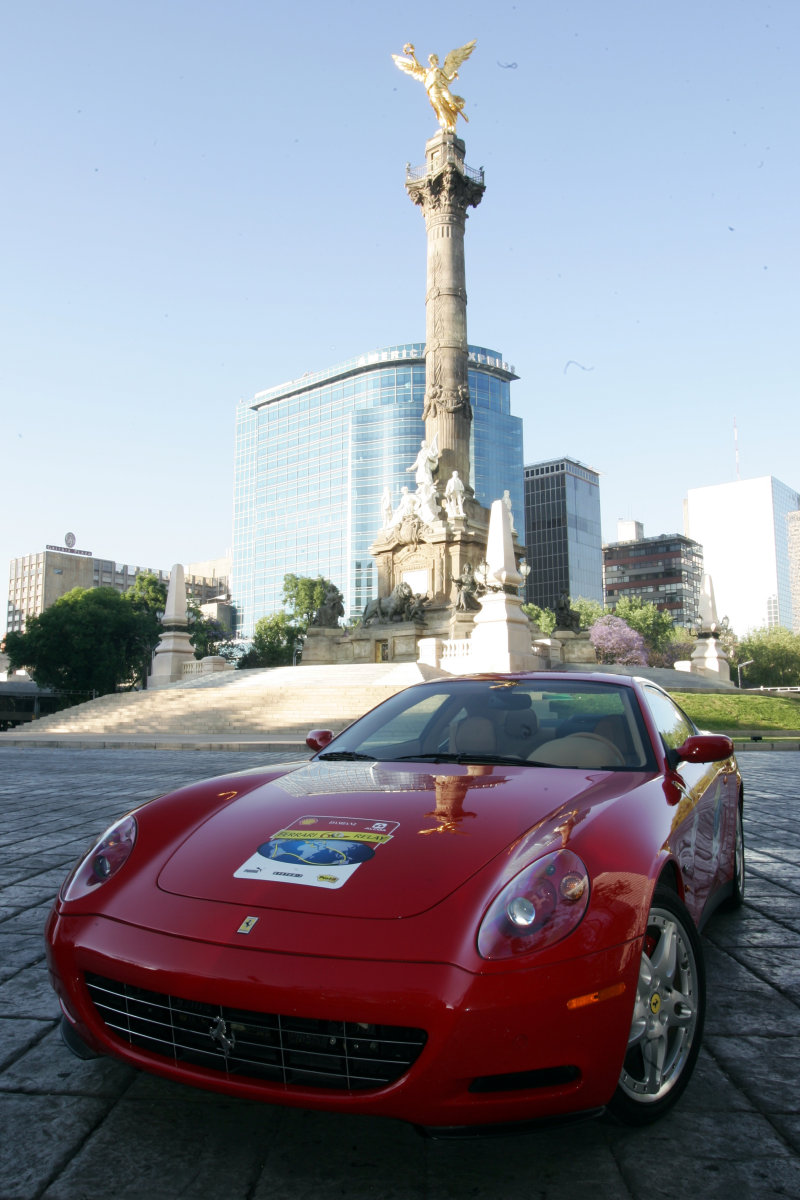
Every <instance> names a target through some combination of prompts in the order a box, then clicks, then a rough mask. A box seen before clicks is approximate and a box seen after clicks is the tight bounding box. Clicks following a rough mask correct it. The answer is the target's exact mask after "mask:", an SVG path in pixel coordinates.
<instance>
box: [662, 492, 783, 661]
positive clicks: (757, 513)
mask: <svg viewBox="0 0 800 1200" xmlns="http://www.w3.org/2000/svg"><path fill="white" fill-rule="evenodd" d="M798 508H800V494H798V492H797V491H795V489H794V488H790V487H788V486H787V485H786V484H785V483H781V481H780V480H779V479H775V478H774V477H773V476H772V475H763V476H761V477H759V478H757V479H737V480H736V481H735V482H733V483H720V484H716V485H714V486H711V487H702V488H690V489H689V493H688V495H687V497H686V501H685V505H684V511H685V515H684V527H685V530H684V531H685V533H686V534H687V536H688V537H691V538H694V539H695V540H696V541H698V542H700V543H701V544H702V547H703V556H704V561H705V570H706V571H707V572H708V574H709V575H710V576H711V578H712V580H713V583H714V594H715V597H716V601H717V611H718V613H719V615H720V617H722V616H723V615H725V616H727V617H728V619H729V621H730V624H731V627H732V629H733V630H734V632H735V633H736V634H738V635H739V636H740V637H741V636H742V635H743V634H745V633H747V631H748V630H749V629H760V628H764V627H770V626H773V625H784V626H785V627H786V628H787V629H791V628H792V594H791V583H790V569H789V528H788V517H789V514H790V513H791V512H795V511H797V509H798Z"/></svg>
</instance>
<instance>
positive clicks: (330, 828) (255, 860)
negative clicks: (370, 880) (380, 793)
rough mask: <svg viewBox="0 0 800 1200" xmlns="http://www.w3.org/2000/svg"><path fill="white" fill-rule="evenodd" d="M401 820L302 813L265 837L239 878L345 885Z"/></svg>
mask: <svg viewBox="0 0 800 1200" xmlns="http://www.w3.org/2000/svg"><path fill="white" fill-rule="evenodd" d="M398 824H399V822H398V821H374V820H371V819H370V818H369V817H298V819H297V820H296V821H292V823H291V825H287V827H286V828H285V829H279V830H278V831H277V833H273V834H272V835H271V837H270V838H269V840H268V841H266V842H264V843H262V845H260V846H259V847H258V849H257V850H256V852H255V854H251V856H250V858H248V860H247V862H244V863H242V865H241V866H240V867H239V870H238V871H234V878H235V879H270V880H272V881H273V882H275V883H303V884H305V885H306V886H307V887H321V888H340V887H342V886H343V885H344V884H345V883H347V880H348V879H349V878H350V876H351V875H352V874H353V872H354V871H357V870H358V868H359V867H360V866H361V864H362V863H365V862H369V860H370V859H371V858H374V856H375V851H376V850H377V849H378V847H379V846H382V845H383V844H384V843H385V842H390V841H391V840H392V834H393V833H394V831H395V829H397V826H398Z"/></svg>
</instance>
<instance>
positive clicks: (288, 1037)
mask: <svg viewBox="0 0 800 1200" xmlns="http://www.w3.org/2000/svg"><path fill="white" fill-rule="evenodd" d="M85 978H86V986H87V988H88V989H89V995H90V996H91V998H92V1001H93V1003H94V1006H95V1008H96V1009H97V1012H98V1014H99V1016H100V1018H101V1019H102V1021H103V1022H104V1024H105V1026H106V1029H108V1030H109V1031H110V1032H111V1033H112V1034H113V1035H114V1036H115V1037H117V1038H120V1039H121V1040H122V1041H123V1042H127V1043H128V1045H130V1046H136V1048H137V1049H139V1050H143V1051H145V1052H146V1053H148V1054H153V1055H159V1056H161V1057H163V1058H167V1059H170V1060H171V1061H172V1062H174V1063H176V1064H180V1065H181V1066H184V1067H186V1066H188V1067H192V1066H195V1067H203V1068H205V1069H209V1070H212V1071H221V1072H223V1073H224V1074H225V1075H227V1076H239V1075H244V1076H248V1077H251V1078H256V1079H263V1080H265V1081H268V1082H274V1083H281V1084H294V1085H296V1086H300V1087H319V1088H334V1089H337V1090H339V1091H357V1090H361V1089H364V1088H380V1087H385V1086H386V1085H387V1084H389V1083H393V1082H394V1081H395V1080H396V1079H399V1078H400V1076H401V1075H403V1074H405V1072H406V1071H407V1070H408V1069H409V1067H410V1066H411V1065H412V1063H414V1062H415V1061H416V1059H417V1057H418V1055H419V1054H420V1052H421V1050H422V1047H423V1046H424V1045H425V1042H426V1040H427V1035H426V1033H425V1032H424V1030H422V1029H407V1028H405V1027H404V1026H401V1025H370V1024H361V1023H359V1022H353V1021H325V1020H315V1019H310V1018H307V1017H288V1016H280V1015H278V1014H275V1013H259V1012H246V1011H245V1010H244V1009H239V1008H225V1007H223V1006H221V1005H217V1004H202V1003H199V1002H198V1001H195V1000H183V999H181V998H180V997H178V996H167V995H164V994H162V993H160V992H149V991H145V989H144V988H139V987H133V986H132V985H131V984H127V983H117V982H116V981H115V980H113V979H104V978H103V977H102V976H100V975H89V974H87V975H86V977H85Z"/></svg>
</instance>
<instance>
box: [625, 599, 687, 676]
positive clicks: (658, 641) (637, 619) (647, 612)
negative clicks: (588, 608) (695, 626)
mask: <svg viewBox="0 0 800 1200" xmlns="http://www.w3.org/2000/svg"><path fill="white" fill-rule="evenodd" d="M614 616H615V617H620V618H621V619H622V620H623V621H624V622H625V624H626V625H629V626H630V628H631V629H635V630H636V632H637V633H640V634H641V635H642V637H643V638H644V644H645V646H646V647H647V649H648V651H649V652H650V655H651V660H652V657H654V656H657V655H659V654H661V653H662V652H663V651H664V649H665V648H666V646H667V644H668V643H669V641H670V640H671V638H672V631H673V628H674V622H673V620H672V617H671V616H670V615H669V613H668V612H661V611H660V609H658V608H656V606H655V604H652V603H650V602H649V601H644V600H642V598H641V596H621V597H620V599H619V600H618V601H617V605H616V608H615V609H614Z"/></svg>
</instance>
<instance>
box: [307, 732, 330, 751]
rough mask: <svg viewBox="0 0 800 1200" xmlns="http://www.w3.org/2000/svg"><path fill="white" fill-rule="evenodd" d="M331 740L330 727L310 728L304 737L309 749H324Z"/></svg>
mask: <svg viewBox="0 0 800 1200" xmlns="http://www.w3.org/2000/svg"><path fill="white" fill-rule="evenodd" d="M332 741H333V734H332V733H331V731H330V729H312V730H311V733H309V734H308V736H307V737H306V745H307V746H308V748H309V750H324V749H325V747H326V746H328V745H330V743H331V742H332Z"/></svg>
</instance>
